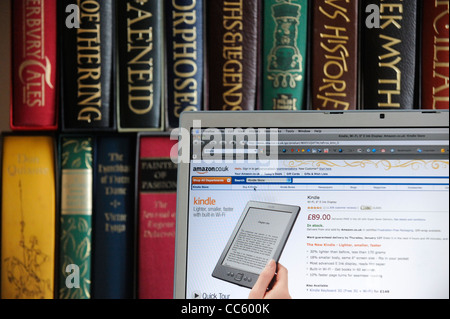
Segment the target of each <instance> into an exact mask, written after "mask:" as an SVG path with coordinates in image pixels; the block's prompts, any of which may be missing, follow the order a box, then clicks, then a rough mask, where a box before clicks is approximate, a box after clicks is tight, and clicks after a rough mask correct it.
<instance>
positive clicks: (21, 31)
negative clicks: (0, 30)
mask: <svg viewBox="0 0 450 319" xmlns="http://www.w3.org/2000/svg"><path fill="white" fill-rule="evenodd" d="M11 13H12V14H11V22H12V37H11V42H12V43H11V44H12V54H11V59H12V74H11V83H12V86H11V105H10V127H11V129H12V130H14V131H24V130H27V131H30V130H33V131H43V130H49V131H50V130H56V129H57V128H58V114H59V112H58V111H59V104H58V103H59V102H58V101H59V99H58V93H59V85H58V83H59V81H58V80H57V79H58V77H59V72H58V69H59V68H58V59H57V55H58V52H57V45H58V41H57V30H58V28H57V1H56V0H41V1H26V0H14V1H12V2H11Z"/></svg>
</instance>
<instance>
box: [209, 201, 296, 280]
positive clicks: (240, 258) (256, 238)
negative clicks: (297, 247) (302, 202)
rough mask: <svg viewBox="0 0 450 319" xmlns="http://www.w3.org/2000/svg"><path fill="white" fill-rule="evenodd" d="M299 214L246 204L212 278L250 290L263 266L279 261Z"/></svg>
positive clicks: (277, 206)
mask: <svg viewBox="0 0 450 319" xmlns="http://www.w3.org/2000/svg"><path fill="white" fill-rule="evenodd" d="M299 212H300V207H298V206H288V205H280V204H271V203H261V202H253V201H251V202H249V203H248V204H247V207H246V208H245V210H244V212H243V213H242V216H241V218H240V219H239V221H238V223H237V225H236V227H235V229H234V231H233V233H232V235H231V237H230V239H229V241H228V243H227V245H226V247H225V249H224V251H223V253H222V256H221V257H220V259H219V261H218V263H217V266H216V268H215V269H214V272H213V274H212V275H213V277H215V278H218V279H222V280H225V281H228V282H231V283H233V284H237V285H239V286H244V287H247V288H252V287H253V285H254V284H255V282H256V280H257V279H258V277H259V274H260V273H261V271H262V270H263V269H264V267H265V266H266V264H267V263H268V262H269V261H270V260H271V259H274V260H275V261H278V260H279V258H280V256H281V253H282V251H283V248H284V246H285V244H286V242H287V240H288V238H289V234H290V232H291V230H292V227H293V226H294V224H295V221H296V220H297V216H298V214H299Z"/></svg>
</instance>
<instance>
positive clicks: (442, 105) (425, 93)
mask: <svg viewBox="0 0 450 319" xmlns="http://www.w3.org/2000/svg"><path fill="white" fill-rule="evenodd" d="M423 6H424V7H423V52H422V55H423V58H422V108H423V109H449V84H448V78H449V30H448V21H449V20H448V19H449V3H448V1H435V0H433V1H428V0H427V1H424V4H423Z"/></svg>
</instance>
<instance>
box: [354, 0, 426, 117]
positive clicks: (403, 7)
mask: <svg viewBox="0 0 450 319" xmlns="http://www.w3.org/2000/svg"><path fill="white" fill-rule="evenodd" d="M362 4H363V6H362V8H363V9H362V10H361V12H362V18H361V24H362V45H361V58H362V60H361V76H362V105H361V107H362V109H378V110H380V109H413V108H414V107H415V106H416V99H417V94H418V90H417V80H418V58H417V50H416V48H417V40H418V39H417V31H418V30H417V14H418V8H417V0H408V1H401V0H389V1H381V0H376V1H373V0H363V1H362ZM374 4H375V6H373V5H374ZM369 5H372V6H371V7H372V8H378V9H375V11H371V10H370V8H371V7H369ZM378 10H379V15H378V14H377V13H378ZM377 17H379V18H380V19H379V22H380V23H379V24H380V25H379V27H378V26H376V25H375V26H374V25H373V21H374V20H375V21H376V20H377ZM417 104H418V103H417Z"/></svg>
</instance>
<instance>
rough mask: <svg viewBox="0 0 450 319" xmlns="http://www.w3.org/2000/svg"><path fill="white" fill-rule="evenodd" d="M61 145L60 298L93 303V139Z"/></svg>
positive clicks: (63, 140)
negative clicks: (85, 300)
mask: <svg viewBox="0 0 450 319" xmlns="http://www.w3.org/2000/svg"><path fill="white" fill-rule="evenodd" d="M59 143H60V145H59V157H60V158H59V161H60V170H61V177H60V178H61V188H60V192H61V203H60V205H61V206H60V238H59V241H60V243H59V245H60V246H59V266H58V276H59V298H60V299H90V298H91V295H92V293H91V260H92V212H93V163H94V160H93V155H94V154H93V149H94V146H95V145H94V139H93V137H91V136H89V135H86V136H80V135H62V136H60V138H59ZM74 288H76V289H74Z"/></svg>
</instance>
